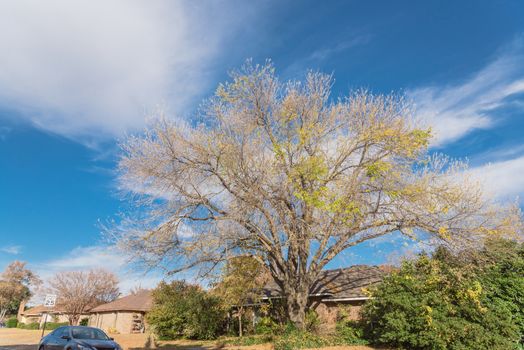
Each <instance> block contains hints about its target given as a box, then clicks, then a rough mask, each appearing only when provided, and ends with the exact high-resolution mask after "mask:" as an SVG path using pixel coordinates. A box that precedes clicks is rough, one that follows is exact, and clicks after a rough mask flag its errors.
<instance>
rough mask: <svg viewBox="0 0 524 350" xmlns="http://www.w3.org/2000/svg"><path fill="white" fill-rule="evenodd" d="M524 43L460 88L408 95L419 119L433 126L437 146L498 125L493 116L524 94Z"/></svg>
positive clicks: (431, 88) (424, 90)
mask: <svg viewBox="0 0 524 350" xmlns="http://www.w3.org/2000/svg"><path fill="white" fill-rule="evenodd" d="M521 41H522V40H517V41H516V42H514V43H513V45H512V47H511V48H510V49H507V50H505V51H504V52H503V53H501V54H500V55H499V57H498V58H497V59H495V60H494V61H493V62H491V63H490V64H488V65H487V66H486V67H485V68H483V69H482V70H480V71H479V72H477V73H476V74H474V75H473V76H472V77H470V78H469V79H468V80H466V81H464V82H463V83H460V84H455V85H445V86H428V87H420V88H416V89H413V90H410V91H408V92H407V94H408V96H409V97H410V98H411V99H412V100H413V101H414V102H415V104H416V108H417V114H418V116H419V117H420V118H421V119H422V120H424V121H425V122H427V123H428V124H429V125H430V126H432V128H433V131H434V133H435V138H434V140H433V146H434V147H438V146H442V145H444V144H446V143H449V142H452V141H455V140H458V139H460V138H461V137H463V136H465V135H467V134H468V133H470V132H471V131H473V130H475V129H486V128H490V127H492V126H494V125H495V124H496V122H497V121H496V119H495V117H494V116H493V113H494V111H495V110H496V109H498V108H500V107H503V106H504V105H506V104H507V103H509V102H508V97H510V96H513V95H516V94H519V93H523V92H524V52H523V51H524V50H523V43H522V42H521Z"/></svg>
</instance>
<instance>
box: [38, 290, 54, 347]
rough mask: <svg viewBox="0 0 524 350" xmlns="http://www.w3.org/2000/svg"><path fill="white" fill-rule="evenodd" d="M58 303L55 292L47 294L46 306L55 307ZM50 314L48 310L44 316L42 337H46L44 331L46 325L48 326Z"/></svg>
mask: <svg viewBox="0 0 524 350" xmlns="http://www.w3.org/2000/svg"><path fill="white" fill-rule="evenodd" d="M55 305H56V295H54V294H46V296H45V299H44V307H46V308H49V310H50V309H51V308H52V307H55ZM48 314H49V312H47V311H46V313H45V317H44V326H43V327H42V337H41V338H43V337H44V331H45V326H46V323H47V315H48Z"/></svg>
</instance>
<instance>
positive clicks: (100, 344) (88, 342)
mask: <svg viewBox="0 0 524 350" xmlns="http://www.w3.org/2000/svg"><path fill="white" fill-rule="evenodd" d="M75 342H76V343H78V344H80V345H84V346H90V347H92V348H96V349H100V350H102V349H103V350H106V349H107V350H109V349H116V348H117V347H118V345H117V343H116V342H114V341H112V340H96V339H75Z"/></svg>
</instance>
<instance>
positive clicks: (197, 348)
mask: <svg viewBox="0 0 524 350" xmlns="http://www.w3.org/2000/svg"><path fill="white" fill-rule="evenodd" d="M223 347H224V346H223V345H204V344H199V343H195V344H163V345H158V346H157V347H156V348H152V347H147V346H146V347H143V348H129V350H148V349H157V350H219V349H222V348H223Z"/></svg>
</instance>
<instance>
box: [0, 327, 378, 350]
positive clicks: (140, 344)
mask: <svg viewBox="0 0 524 350" xmlns="http://www.w3.org/2000/svg"><path fill="white" fill-rule="evenodd" d="M46 333H47V332H46ZM41 334H42V332H41V331H39V330H25V329H17V328H0V349H1V350H4V349H9V350H36V345H37V344H38V342H39V341H40V335H41ZM110 336H111V337H114V338H115V341H116V342H117V343H118V344H120V345H121V346H122V348H124V349H125V350H145V349H154V348H155V347H156V348H157V349H158V350H218V349H228V350H232V349H242V350H271V349H273V346H272V345H271V344H260V345H251V346H236V345H225V346H224V345H223V344H220V343H217V342H213V341H191V340H176V341H159V342H156V343H157V344H156V346H155V344H154V343H155V342H154V341H153V340H152V339H151V337H150V336H149V335H147V334H111V335H110ZM322 350H374V348H371V347H368V346H334V347H327V348H323V349H322Z"/></svg>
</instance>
